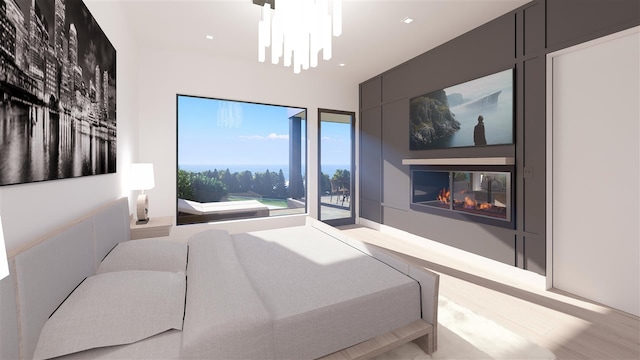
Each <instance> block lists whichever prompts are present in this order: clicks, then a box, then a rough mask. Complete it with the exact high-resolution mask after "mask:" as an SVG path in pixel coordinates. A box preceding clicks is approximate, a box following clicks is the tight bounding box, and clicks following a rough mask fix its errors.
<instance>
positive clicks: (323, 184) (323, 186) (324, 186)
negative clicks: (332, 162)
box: [320, 172, 331, 194]
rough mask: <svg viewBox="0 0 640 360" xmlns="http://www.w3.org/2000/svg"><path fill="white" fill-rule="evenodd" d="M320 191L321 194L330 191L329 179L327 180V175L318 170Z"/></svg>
mask: <svg viewBox="0 0 640 360" xmlns="http://www.w3.org/2000/svg"><path fill="white" fill-rule="evenodd" d="M320 192H321V193H322V194H328V193H330V192H331V180H329V175H327V174H325V173H323V172H320Z"/></svg>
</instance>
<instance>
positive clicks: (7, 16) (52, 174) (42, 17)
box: [0, 0, 117, 185]
mask: <svg viewBox="0 0 640 360" xmlns="http://www.w3.org/2000/svg"><path fill="white" fill-rule="evenodd" d="M0 26H1V27H2V36H1V37H0V185H11V184H20V183H28V182H35V181H44V180H54V179H64V178H72V177H79V176H87V175H98V174H108V173H115V172H116V154H117V151H116V51H115V49H114V47H113V46H112V44H111V42H109V40H108V39H107V37H106V36H105V34H104V32H103V31H102V30H101V29H100V27H99V26H98V24H97V23H96V21H95V19H94V18H93V17H92V16H91V13H90V12H89V10H88V9H87V7H86V6H85V5H84V3H83V2H82V1H81V0H0Z"/></svg>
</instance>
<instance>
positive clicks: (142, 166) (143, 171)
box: [130, 163, 156, 190]
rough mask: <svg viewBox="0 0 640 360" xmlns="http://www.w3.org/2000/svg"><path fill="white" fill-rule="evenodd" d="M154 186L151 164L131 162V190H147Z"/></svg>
mask: <svg viewBox="0 0 640 360" xmlns="http://www.w3.org/2000/svg"><path fill="white" fill-rule="evenodd" d="M154 186H156V184H155V181H154V179H153V164H149V163H134V164H131V183H130V188H131V190H149V189H153V187H154Z"/></svg>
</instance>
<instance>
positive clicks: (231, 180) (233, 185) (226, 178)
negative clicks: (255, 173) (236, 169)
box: [220, 169, 240, 193]
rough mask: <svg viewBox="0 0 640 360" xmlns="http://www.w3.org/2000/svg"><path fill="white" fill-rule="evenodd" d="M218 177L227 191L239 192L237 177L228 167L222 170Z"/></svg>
mask: <svg viewBox="0 0 640 360" xmlns="http://www.w3.org/2000/svg"><path fill="white" fill-rule="evenodd" d="M220 177H221V179H222V182H223V183H224V184H225V185H226V186H227V189H228V190H229V192H232V193H236V192H240V183H239V182H238V178H237V177H236V176H233V175H232V174H231V172H230V171H229V169H227V170H225V171H223V172H222V174H221V175H220Z"/></svg>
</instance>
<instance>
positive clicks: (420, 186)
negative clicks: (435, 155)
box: [410, 165, 515, 229]
mask: <svg viewBox="0 0 640 360" xmlns="http://www.w3.org/2000/svg"><path fill="white" fill-rule="evenodd" d="M410 170H411V197H410V199H411V204H410V207H411V209H413V210H415V211H421V212H426V213H431V214H435V215H440V216H446V217H450V218H454V219H459V220H464V221H470V222H476V223H481V224H487V225H494V226H499V227H503V228H509V229H514V228H515V213H514V208H515V206H514V194H515V193H514V186H513V181H514V176H513V172H514V167H513V166H511V165H496V166H492V165H468V166H459V165H456V166H432V165H412V166H411V168H410Z"/></svg>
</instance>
